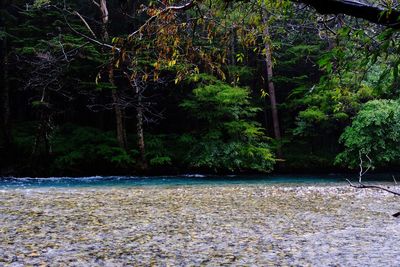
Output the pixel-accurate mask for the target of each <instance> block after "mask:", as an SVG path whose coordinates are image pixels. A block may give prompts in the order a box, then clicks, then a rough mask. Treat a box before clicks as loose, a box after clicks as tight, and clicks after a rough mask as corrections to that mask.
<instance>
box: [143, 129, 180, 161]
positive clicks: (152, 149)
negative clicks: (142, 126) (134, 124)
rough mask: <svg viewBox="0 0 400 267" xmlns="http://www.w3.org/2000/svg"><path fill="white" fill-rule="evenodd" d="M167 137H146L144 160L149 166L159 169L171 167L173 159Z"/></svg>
mask: <svg viewBox="0 0 400 267" xmlns="http://www.w3.org/2000/svg"><path fill="white" fill-rule="evenodd" d="M167 137H168V136H167V135H150V134H149V135H146V136H145V140H146V158H147V159H148V160H149V163H150V166H152V167H161V166H169V165H171V162H172V158H173V157H174V155H173V153H172V150H171V149H169V146H168V144H167V141H169V140H167Z"/></svg>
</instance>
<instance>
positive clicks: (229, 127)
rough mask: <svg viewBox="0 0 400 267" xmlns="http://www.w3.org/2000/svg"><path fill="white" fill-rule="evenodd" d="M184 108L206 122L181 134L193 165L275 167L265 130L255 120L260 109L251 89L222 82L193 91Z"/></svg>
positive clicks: (235, 168) (229, 168) (238, 167)
mask: <svg viewBox="0 0 400 267" xmlns="http://www.w3.org/2000/svg"><path fill="white" fill-rule="evenodd" d="M181 107H182V108H184V109H185V110H187V111H188V112H189V114H190V116H191V117H192V118H193V119H194V120H197V121H198V123H200V124H201V125H202V127H201V129H199V130H197V131H195V132H193V133H191V134H186V135H183V136H182V137H181V142H183V143H186V146H187V147H190V150H189V152H188V154H187V155H186V158H185V161H186V162H187V163H188V164H189V165H190V166H192V167H196V168H206V169H211V170H214V171H218V170H229V171H235V170H246V169H247V170H257V171H262V172H268V171H270V170H272V167H273V164H274V161H275V160H274V157H273V155H272V153H271V151H270V149H269V146H268V145H267V144H266V143H265V141H266V137H265V136H264V129H262V128H261V127H260V125H259V124H258V123H256V122H254V121H252V120H251V118H252V117H253V116H254V115H255V113H256V112H257V111H258V110H259V109H258V108H256V107H253V106H252V105H251V104H250V101H249V91H248V90H247V89H245V88H240V87H232V86H230V85H227V84H224V83H222V82H215V83H213V84H209V85H202V86H201V87H198V88H196V89H194V90H193V97H192V99H187V100H184V101H183V102H182V104H181Z"/></svg>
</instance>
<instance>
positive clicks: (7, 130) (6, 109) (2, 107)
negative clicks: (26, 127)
mask: <svg viewBox="0 0 400 267" xmlns="http://www.w3.org/2000/svg"><path fill="white" fill-rule="evenodd" d="M1 43H2V45H1V52H0V53H1V58H0V64H1V79H0V83H1V84H0V114H1V118H0V126H1V134H2V135H3V140H4V148H5V150H6V151H8V149H9V148H10V146H11V143H12V135H11V124H10V96H9V92H10V86H9V80H8V50H7V39H6V37H5V38H4V39H3V40H2V42H1Z"/></svg>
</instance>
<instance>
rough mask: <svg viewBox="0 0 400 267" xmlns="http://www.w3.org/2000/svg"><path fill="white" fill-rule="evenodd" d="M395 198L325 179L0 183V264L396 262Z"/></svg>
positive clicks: (399, 235) (399, 227)
mask: <svg viewBox="0 0 400 267" xmlns="http://www.w3.org/2000/svg"><path fill="white" fill-rule="evenodd" d="M399 210H400V205H399V199H398V198H396V197H394V196H391V195H389V194H386V193H381V192H378V191H367V190H356V189H353V188H350V187H347V186H343V185H334V186H332V185H329V186H328V185H327V186H305V185H303V186H294V185H286V186H277V185H275V186H267V185H231V186H229V185H226V186H186V187H185V186H180V187H141V188H138V187H128V188H112V187H109V188H107V187H103V188H96V189H93V188H74V189H62V188H59V189H56V188H47V189H40V188H37V189H7V190H2V191H0V244H1V245H0V266H3V265H5V266H25V265H35V266H65V265H68V266H70V265H72V266H89V265H90V266H126V265H146V266H148V265H157V266H187V265H189V266H193V265H194V266H200V265H201V266H221V265H227V266H243V265H245V266H249V265H250V266H251V265H254V266H267V265H294V266H298V265H300V266H304V265H317V266H337V265H340V266H353V265H361V266H396V265H397V264H398V262H399V261H400V254H399V253H398V244H399V243H400V242H399V241H400V221H399V219H396V218H393V217H392V216H391V214H392V213H395V212H397V211H399Z"/></svg>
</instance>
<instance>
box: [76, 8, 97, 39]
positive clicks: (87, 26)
mask: <svg viewBox="0 0 400 267" xmlns="http://www.w3.org/2000/svg"><path fill="white" fill-rule="evenodd" d="M73 14H75V15H77V16H78V17H79V18H80V19H81V20H82V22H83V23H84V24H85V26H86V28H87V29H88V30H89V31H90V33H91V34H92V35H93V37H94V38H96V39H97V36H96V34H95V33H94V32H93V30H92V28H90V26H89V24H88V23H87V21H86V20H85V19H84V18H83V17H82V16H81V14H79V12H78V11H74V12H73Z"/></svg>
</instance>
